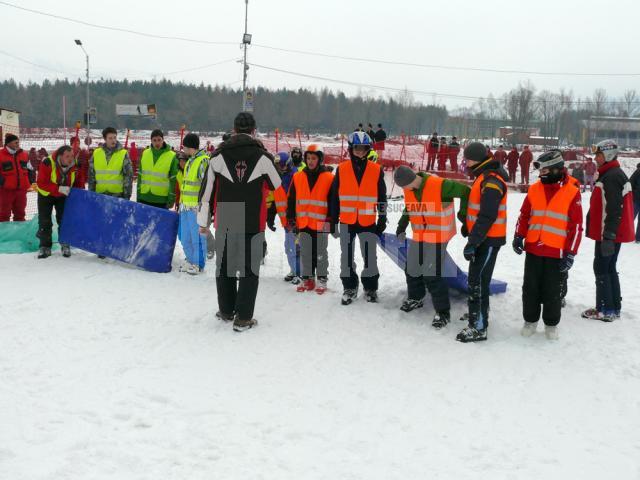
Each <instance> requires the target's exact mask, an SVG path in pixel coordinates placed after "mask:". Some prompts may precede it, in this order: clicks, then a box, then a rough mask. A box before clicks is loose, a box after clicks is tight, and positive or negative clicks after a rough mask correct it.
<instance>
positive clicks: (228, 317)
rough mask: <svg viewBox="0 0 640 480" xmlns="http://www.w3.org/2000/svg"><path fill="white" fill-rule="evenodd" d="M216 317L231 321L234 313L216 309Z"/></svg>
mask: <svg viewBox="0 0 640 480" xmlns="http://www.w3.org/2000/svg"><path fill="white" fill-rule="evenodd" d="M216 318H217V319H218V320H222V321H223V322H233V320H234V319H235V315H234V314H233V313H222V312H221V311H217V312H216Z"/></svg>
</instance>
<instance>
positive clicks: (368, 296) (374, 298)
mask: <svg viewBox="0 0 640 480" xmlns="http://www.w3.org/2000/svg"><path fill="white" fill-rule="evenodd" d="M364 298H365V300H366V301H367V302H369V303H378V292H377V291H376V290H365V291H364Z"/></svg>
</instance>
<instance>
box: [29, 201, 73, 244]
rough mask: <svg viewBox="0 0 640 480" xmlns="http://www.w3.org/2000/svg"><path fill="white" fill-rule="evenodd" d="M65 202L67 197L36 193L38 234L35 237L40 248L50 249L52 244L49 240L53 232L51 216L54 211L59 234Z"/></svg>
mask: <svg viewBox="0 0 640 480" xmlns="http://www.w3.org/2000/svg"><path fill="white" fill-rule="evenodd" d="M66 201H67V197H54V196H52V195H48V196H44V195H42V194H41V193H38V233H37V235H36V236H37V237H38V238H39V239H40V247H46V248H51V245H52V244H53V241H52V240H51V232H52V230H53V220H52V218H51V216H52V215H53V210H54V209H55V211H56V222H57V223H58V232H59V231H60V225H62V216H63V215H64V204H65V202H66Z"/></svg>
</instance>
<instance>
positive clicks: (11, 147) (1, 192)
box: [0, 133, 35, 222]
mask: <svg viewBox="0 0 640 480" xmlns="http://www.w3.org/2000/svg"><path fill="white" fill-rule="evenodd" d="M34 181H35V174H34V171H33V169H32V167H31V165H30V164H29V155H28V153H27V152H25V151H24V150H22V149H21V148H20V139H19V138H18V137H17V136H16V135H13V134H12V133H7V135H6V136H5V139H4V148H3V149H2V150H0V222H8V221H9V220H11V215H12V214H13V221H14V222H24V220H25V210H26V208H27V190H29V188H30V187H31V184H32V183H33V182H34Z"/></svg>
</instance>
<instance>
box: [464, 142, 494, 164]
mask: <svg viewBox="0 0 640 480" xmlns="http://www.w3.org/2000/svg"><path fill="white" fill-rule="evenodd" d="M488 155H489V154H488V153H487V147H485V146H484V145H483V144H481V143H480V142H471V143H470V144H469V145H467V146H466V148H465V149H464V158H466V159H467V160H471V161H472V162H484V161H485V160H486V159H487V158H488Z"/></svg>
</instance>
